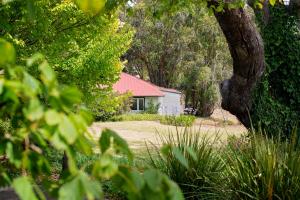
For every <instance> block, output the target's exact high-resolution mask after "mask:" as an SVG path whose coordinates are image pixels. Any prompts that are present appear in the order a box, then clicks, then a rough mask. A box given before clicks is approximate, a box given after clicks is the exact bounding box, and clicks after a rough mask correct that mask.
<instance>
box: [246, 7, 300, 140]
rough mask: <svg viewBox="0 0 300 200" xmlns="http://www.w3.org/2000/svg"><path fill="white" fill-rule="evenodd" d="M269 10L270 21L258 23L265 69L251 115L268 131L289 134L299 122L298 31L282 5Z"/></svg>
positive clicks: (299, 71) (299, 32) (299, 60)
mask: <svg viewBox="0 0 300 200" xmlns="http://www.w3.org/2000/svg"><path fill="white" fill-rule="evenodd" d="M270 9H271V10H270V13H271V17H272V20H271V21H270V22H269V23H268V25H266V26H265V25H263V24H261V29H262V36H263V39H264V43H265V52H266V62H267V69H266V72H265V75H264V77H263V79H262V82H261V84H260V85H259V86H258V88H257V90H256V91H255V94H254V107H253V109H252V113H251V117H252V122H253V124H254V126H255V127H261V128H262V129H263V130H265V131H266V132H267V133H268V134H270V135H274V134H280V135H281V136H287V137H289V135H288V133H290V132H291V130H292V127H293V126H295V125H298V124H299V122H300V118H299V116H300V113H299V111H300V110H299V108H300V88H299V84H300V79H299V77H300V57H299V53H300V31H299V28H298V25H297V20H296V19H295V17H293V16H290V15H289V14H288V13H287V10H286V8H285V7H284V6H282V5H277V6H275V7H272V8H270Z"/></svg>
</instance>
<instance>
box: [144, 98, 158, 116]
mask: <svg viewBox="0 0 300 200" xmlns="http://www.w3.org/2000/svg"><path fill="white" fill-rule="evenodd" d="M159 107H160V103H157V104H155V103H154V102H153V100H152V99H150V101H149V102H148V103H147V106H146V109H145V113H148V114H157V113H158V109H159Z"/></svg>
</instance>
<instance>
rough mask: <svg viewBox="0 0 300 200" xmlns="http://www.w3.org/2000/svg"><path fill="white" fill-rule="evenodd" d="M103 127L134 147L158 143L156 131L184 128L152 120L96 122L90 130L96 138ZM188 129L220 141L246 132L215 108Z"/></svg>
mask: <svg viewBox="0 0 300 200" xmlns="http://www.w3.org/2000/svg"><path fill="white" fill-rule="evenodd" d="M224 119H225V121H224ZM104 128H109V129H112V130H114V131H116V132H117V133H118V134H119V135H120V136H121V137H123V138H124V139H125V140H126V141H127V142H128V143H129V145H130V146H131V148H134V149H139V148H144V147H145V142H151V143H154V144H159V143H160V141H159V140H158V133H159V134H162V135H167V134H169V133H171V134H175V133H176V131H178V132H179V133H182V132H183V130H184V128H183V127H178V128H176V127H175V126H168V125H162V124H160V123H159V122H154V121H124V122H96V123H94V124H93V125H92V127H91V128H90V130H91V131H92V133H93V135H94V136H95V138H98V137H99V136H100V133H101V130H103V129H104ZM190 129H191V130H192V131H200V132H201V134H203V135H208V136H215V135H218V137H219V138H220V140H221V141H226V139H227V137H228V136H229V135H236V136H239V135H241V134H242V133H244V132H246V129H245V128H244V127H243V126H242V125H240V124H239V123H238V121H237V120H236V118H235V117H234V116H232V115H230V114H229V113H227V112H225V111H223V110H216V111H215V112H214V114H213V115H212V116H211V117H210V118H198V119H197V120H196V121H195V124H194V126H192V127H191V128H190Z"/></svg>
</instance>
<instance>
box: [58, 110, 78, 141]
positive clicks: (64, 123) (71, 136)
mask: <svg viewBox="0 0 300 200" xmlns="http://www.w3.org/2000/svg"><path fill="white" fill-rule="evenodd" d="M60 119H61V121H60V123H59V126H58V129H59V132H60V135H61V136H62V137H63V138H64V139H65V140H66V141H67V142H68V143H69V144H73V143H74V142H75V140H76V139H77V137H78V132H77V130H76V128H75V125H74V124H73V122H72V121H71V120H70V119H69V118H68V116H66V115H64V114H61V118H60Z"/></svg>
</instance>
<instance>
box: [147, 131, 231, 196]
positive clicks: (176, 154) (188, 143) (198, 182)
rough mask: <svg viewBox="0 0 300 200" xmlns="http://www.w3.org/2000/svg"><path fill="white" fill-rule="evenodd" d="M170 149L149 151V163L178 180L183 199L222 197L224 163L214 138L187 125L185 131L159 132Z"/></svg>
mask: <svg viewBox="0 0 300 200" xmlns="http://www.w3.org/2000/svg"><path fill="white" fill-rule="evenodd" d="M159 138H160V141H162V143H163V145H164V146H169V147H170V149H171V150H170V151H167V153H165V154H162V153H161V151H159V150H158V148H157V147H156V149H157V151H155V153H151V151H150V148H148V150H149V151H148V152H149V157H150V165H151V166H153V167H154V168H157V169H159V170H161V171H162V172H164V173H165V174H167V175H168V176H169V177H170V178H171V179H172V180H173V181H175V182H177V183H178V185H179V186H180V188H181V189H182V191H183V193H184V196H185V198H186V199H222V198H223V197H224V195H223V194H224V192H226V191H225V189H224V188H225V187H224V176H223V174H224V170H225V163H224V162H223V160H222V158H221V157H220V155H221V154H220V152H219V150H220V148H218V147H217V146H216V145H214V144H216V143H215V141H216V139H217V137H216V138H214V139H212V138H208V137H206V136H203V133H200V131H192V130H191V129H188V128H186V129H185V130H184V132H178V131H177V133H176V134H175V135H174V134H171V133H170V134H169V135H168V136H162V135H160V137H159Z"/></svg>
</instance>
